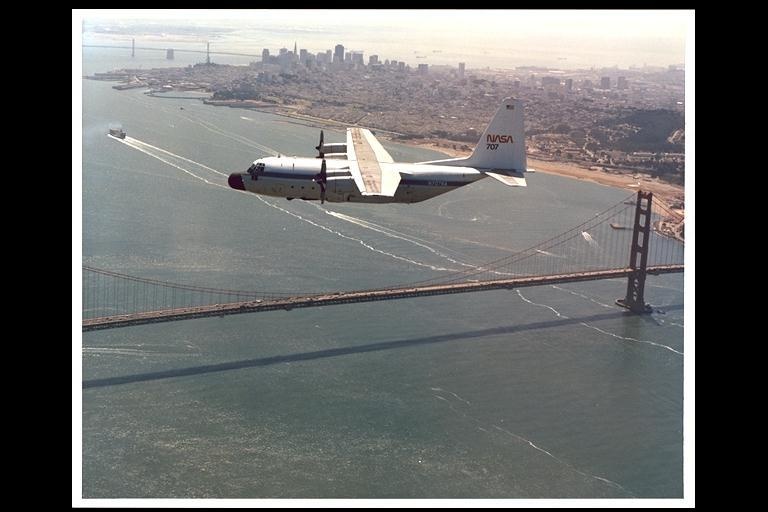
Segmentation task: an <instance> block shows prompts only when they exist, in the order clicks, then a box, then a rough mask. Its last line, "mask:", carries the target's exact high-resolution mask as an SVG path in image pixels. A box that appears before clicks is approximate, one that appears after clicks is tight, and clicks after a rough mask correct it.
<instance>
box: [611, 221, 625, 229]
mask: <svg viewBox="0 0 768 512" xmlns="http://www.w3.org/2000/svg"><path fill="white" fill-rule="evenodd" d="M611 227H612V228H613V229H629V226H622V225H621V224H616V223H615V222H611Z"/></svg>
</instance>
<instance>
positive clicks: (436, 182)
mask: <svg viewBox="0 0 768 512" xmlns="http://www.w3.org/2000/svg"><path fill="white" fill-rule="evenodd" d="M258 177H259V178H262V177H264V178H279V179H286V180H303V181H313V180H314V179H315V176H313V175H311V174H297V173H287V172H286V173H283V172H276V171H265V172H263V173H261V174H259V176H258ZM328 177H329V178H339V177H341V178H345V177H346V178H349V179H352V175H351V174H350V173H349V172H346V173H343V172H342V173H335V172H329V173H328ZM473 182H474V180H467V181H450V180H442V179H435V178H432V177H426V176H425V177H424V178H420V179H416V178H401V179H400V185H406V186H421V187H424V186H427V187H461V186H464V185H469V184H470V183H473Z"/></svg>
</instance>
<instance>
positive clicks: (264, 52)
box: [261, 48, 269, 64]
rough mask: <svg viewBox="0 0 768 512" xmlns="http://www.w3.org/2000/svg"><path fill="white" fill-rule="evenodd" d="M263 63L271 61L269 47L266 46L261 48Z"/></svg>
mask: <svg viewBox="0 0 768 512" xmlns="http://www.w3.org/2000/svg"><path fill="white" fill-rule="evenodd" d="M261 63H262V64H267V63H269V48H264V49H263V50H261Z"/></svg>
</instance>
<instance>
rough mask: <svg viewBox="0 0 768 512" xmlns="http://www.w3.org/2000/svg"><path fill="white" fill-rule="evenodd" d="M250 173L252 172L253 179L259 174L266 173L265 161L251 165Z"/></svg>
mask: <svg viewBox="0 0 768 512" xmlns="http://www.w3.org/2000/svg"><path fill="white" fill-rule="evenodd" d="M248 174H250V175H251V177H252V178H253V179H256V177H257V176H261V175H262V174H264V163H263V162H259V163H256V164H253V165H251V166H250V167H249V168H248Z"/></svg>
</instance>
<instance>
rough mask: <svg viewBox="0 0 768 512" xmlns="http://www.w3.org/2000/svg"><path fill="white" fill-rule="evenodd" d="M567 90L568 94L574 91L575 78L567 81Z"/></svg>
mask: <svg viewBox="0 0 768 512" xmlns="http://www.w3.org/2000/svg"><path fill="white" fill-rule="evenodd" d="M565 90H566V91H568V92H571V91H573V78H566V79H565Z"/></svg>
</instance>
